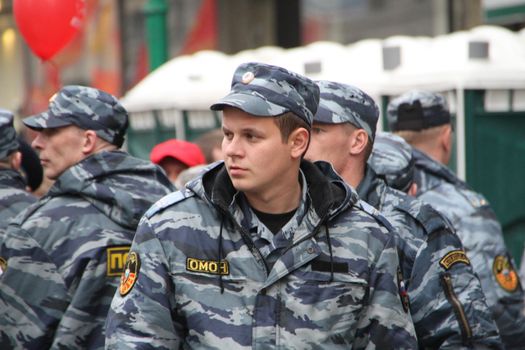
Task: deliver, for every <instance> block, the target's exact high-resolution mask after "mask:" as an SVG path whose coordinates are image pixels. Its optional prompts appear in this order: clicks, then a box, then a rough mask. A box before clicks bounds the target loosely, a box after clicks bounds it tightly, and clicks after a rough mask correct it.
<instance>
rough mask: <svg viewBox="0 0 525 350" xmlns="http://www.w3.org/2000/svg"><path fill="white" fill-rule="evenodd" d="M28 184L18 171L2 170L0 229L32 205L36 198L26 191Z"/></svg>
mask: <svg viewBox="0 0 525 350" xmlns="http://www.w3.org/2000/svg"><path fill="white" fill-rule="evenodd" d="M25 187H26V183H25V181H24V179H23V178H22V175H20V173H18V171H15V170H11V169H0V228H6V227H7V224H8V222H9V221H10V220H11V219H12V218H14V217H15V216H16V215H18V214H19V213H20V212H21V211H22V210H24V209H25V208H26V207H28V206H29V205H30V204H32V203H34V202H36V197H35V196H33V195H32V194H30V193H28V192H27V191H26V190H25Z"/></svg>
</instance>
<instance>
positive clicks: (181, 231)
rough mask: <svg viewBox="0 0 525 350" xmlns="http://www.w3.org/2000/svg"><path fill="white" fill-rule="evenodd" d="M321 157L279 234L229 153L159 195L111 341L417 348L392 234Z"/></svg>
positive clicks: (135, 345) (138, 345) (164, 345)
mask: <svg viewBox="0 0 525 350" xmlns="http://www.w3.org/2000/svg"><path fill="white" fill-rule="evenodd" d="M316 164H317V165H313V164H312V163H308V162H303V163H302V165H301V169H302V170H301V179H302V184H305V185H303V186H302V187H303V190H302V200H301V203H300V205H299V207H298V208H297V211H296V212H295V214H294V217H293V218H292V219H291V220H290V221H289V222H288V223H287V224H285V226H284V227H283V228H282V229H281V231H279V232H278V233H277V234H275V235H273V234H272V233H270V231H269V230H268V229H267V228H266V227H265V226H264V225H263V224H262V223H261V222H259V221H258V219H257V217H256V216H255V215H254V214H253V212H252V211H251V209H250V208H249V206H248V205H247V202H246V200H245V197H244V195H243V194H242V193H240V192H236V191H235V190H234V188H233V186H232V184H231V181H230V179H229V177H228V174H227V172H226V169H225V167H224V165H223V163H218V164H217V165H216V166H215V167H213V168H212V169H210V170H209V171H207V172H206V173H205V174H204V175H203V176H202V178H200V179H196V180H193V181H191V182H190V183H189V184H188V185H187V189H186V190H184V192H177V193H175V194H173V195H170V196H167V197H165V198H163V199H162V200H161V201H159V202H158V203H157V204H156V205H155V206H154V207H153V208H152V209H150V210H149V211H148V213H146V215H145V217H144V218H143V219H142V221H141V223H140V224H139V228H138V230H137V234H136V235H135V239H134V242H133V245H132V248H131V253H130V257H133V260H134V261H131V262H132V263H130V271H131V273H129V274H128V273H127V275H128V277H127V278H126V279H125V277H126V276H123V283H122V284H121V287H120V290H119V292H117V293H116V294H115V297H114V299H113V303H112V305H111V310H110V313H109V315H108V322H107V325H106V326H107V339H106V346H107V347H108V348H109V349H190V348H207V349H211V348H213V349H250V348H254V349H268V348H278V349H284V348H286V349H336V348H350V347H352V348H353V349H364V348H376V349H407V348H410V349H413V348H415V347H416V346H417V343H416V339H415V332H414V329H413V324H412V322H411V319H410V316H409V314H407V313H405V311H404V310H403V306H402V304H401V300H400V297H399V293H398V285H397V281H396V269H397V266H398V262H397V261H398V257H397V253H396V249H395V245H394V241H393V240H392V239H391V238H390V237H391V234H390V233H389V232H388V229H386V228H385V226H381V225H379V224H378V222H377V218H375V217H374V216H372V215H371V214H369V212H370V213H371V212H372V211H371V210H373V208H370V206H368V205H366V204H363V203H362V202H361V201H359V200H358V199H357V194H356V193H355V192H354V191H353V190H351V189H350V188H349V187H347V186H346V185H345V184H344V183H343V182H342V181H341V180H340V179H339V178H333V179H332V180H329V178H328V177H325V176H324V175H323V174H322V172H320V171H319V169H320V167H326V168H329V166H328V164H327V163H323V164H319V163H316ZM330 169H331V168H330ZM326 170H328V169H326ZM332 176H334V177H335V176H336V175H335V174H333V173H332ZM363 206H366V207H367V208H369V209H366V210H367V211H365V210H364V209H363ZM128 261H130V260H128ZM137 266H140V269H139V268H138V267H137ZM127 272H129V271H127ZM136 276H138V277H136ZM132 277H133V278H135V277H136V279H132V280H130V278H132ZM134 281H135V282H136V283H135V284H134V286H133V283H134ZM127 282H129V283H127Z"/></svg>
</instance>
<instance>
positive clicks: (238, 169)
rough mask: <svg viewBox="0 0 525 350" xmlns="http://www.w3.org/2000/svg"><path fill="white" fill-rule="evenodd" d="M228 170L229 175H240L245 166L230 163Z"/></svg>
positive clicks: (244, 170)
mask: <svg viewBox="0 0 525 350" xmlns="http://www.w3.org/2000/svg"><path fill="white" fill-rule="evenodd" d="M228 170H229V173H230V175H231V176H236V175H241V174H242V173H244V172H246V169H245V168H241V167H240V166H236V165H230V166H229V167H228Z"/></svg>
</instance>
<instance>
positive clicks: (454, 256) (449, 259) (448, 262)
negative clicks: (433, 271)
mask: <svg viewBox="0 0 525 350" xmlns="http://www.w3.org/2000/svg"><path fill="white" fill-rule="evenodd" d="M458 263H464V264H467V265H470V260H469V258H468V257H467V254H466V253H465V252H464V251H463V250H452V251H450V252H448V253H447V254H446V255H445V256H444V257H442V258H441V260H439V265H441V266H442V267H443V268H444V269H445V270H449V269H450V268H451V267H452V266H454V265H455V264H458Z"/></svg>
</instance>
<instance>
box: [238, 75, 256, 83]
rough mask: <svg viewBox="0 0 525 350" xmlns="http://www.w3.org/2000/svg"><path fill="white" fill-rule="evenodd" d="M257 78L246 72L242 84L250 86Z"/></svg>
mask: <svg viewBox="0 0 525 350" xmlns="http://www.w3.org/2000/svg"><path fill="white" fill-rule="evenodd" d="M254 78H255V75H253V73H252V72H246V73H244V74H243V75H242V79H241V80H242V83H243V84H249V83H251V82H252V80H253V79H254Z"/></svg>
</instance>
